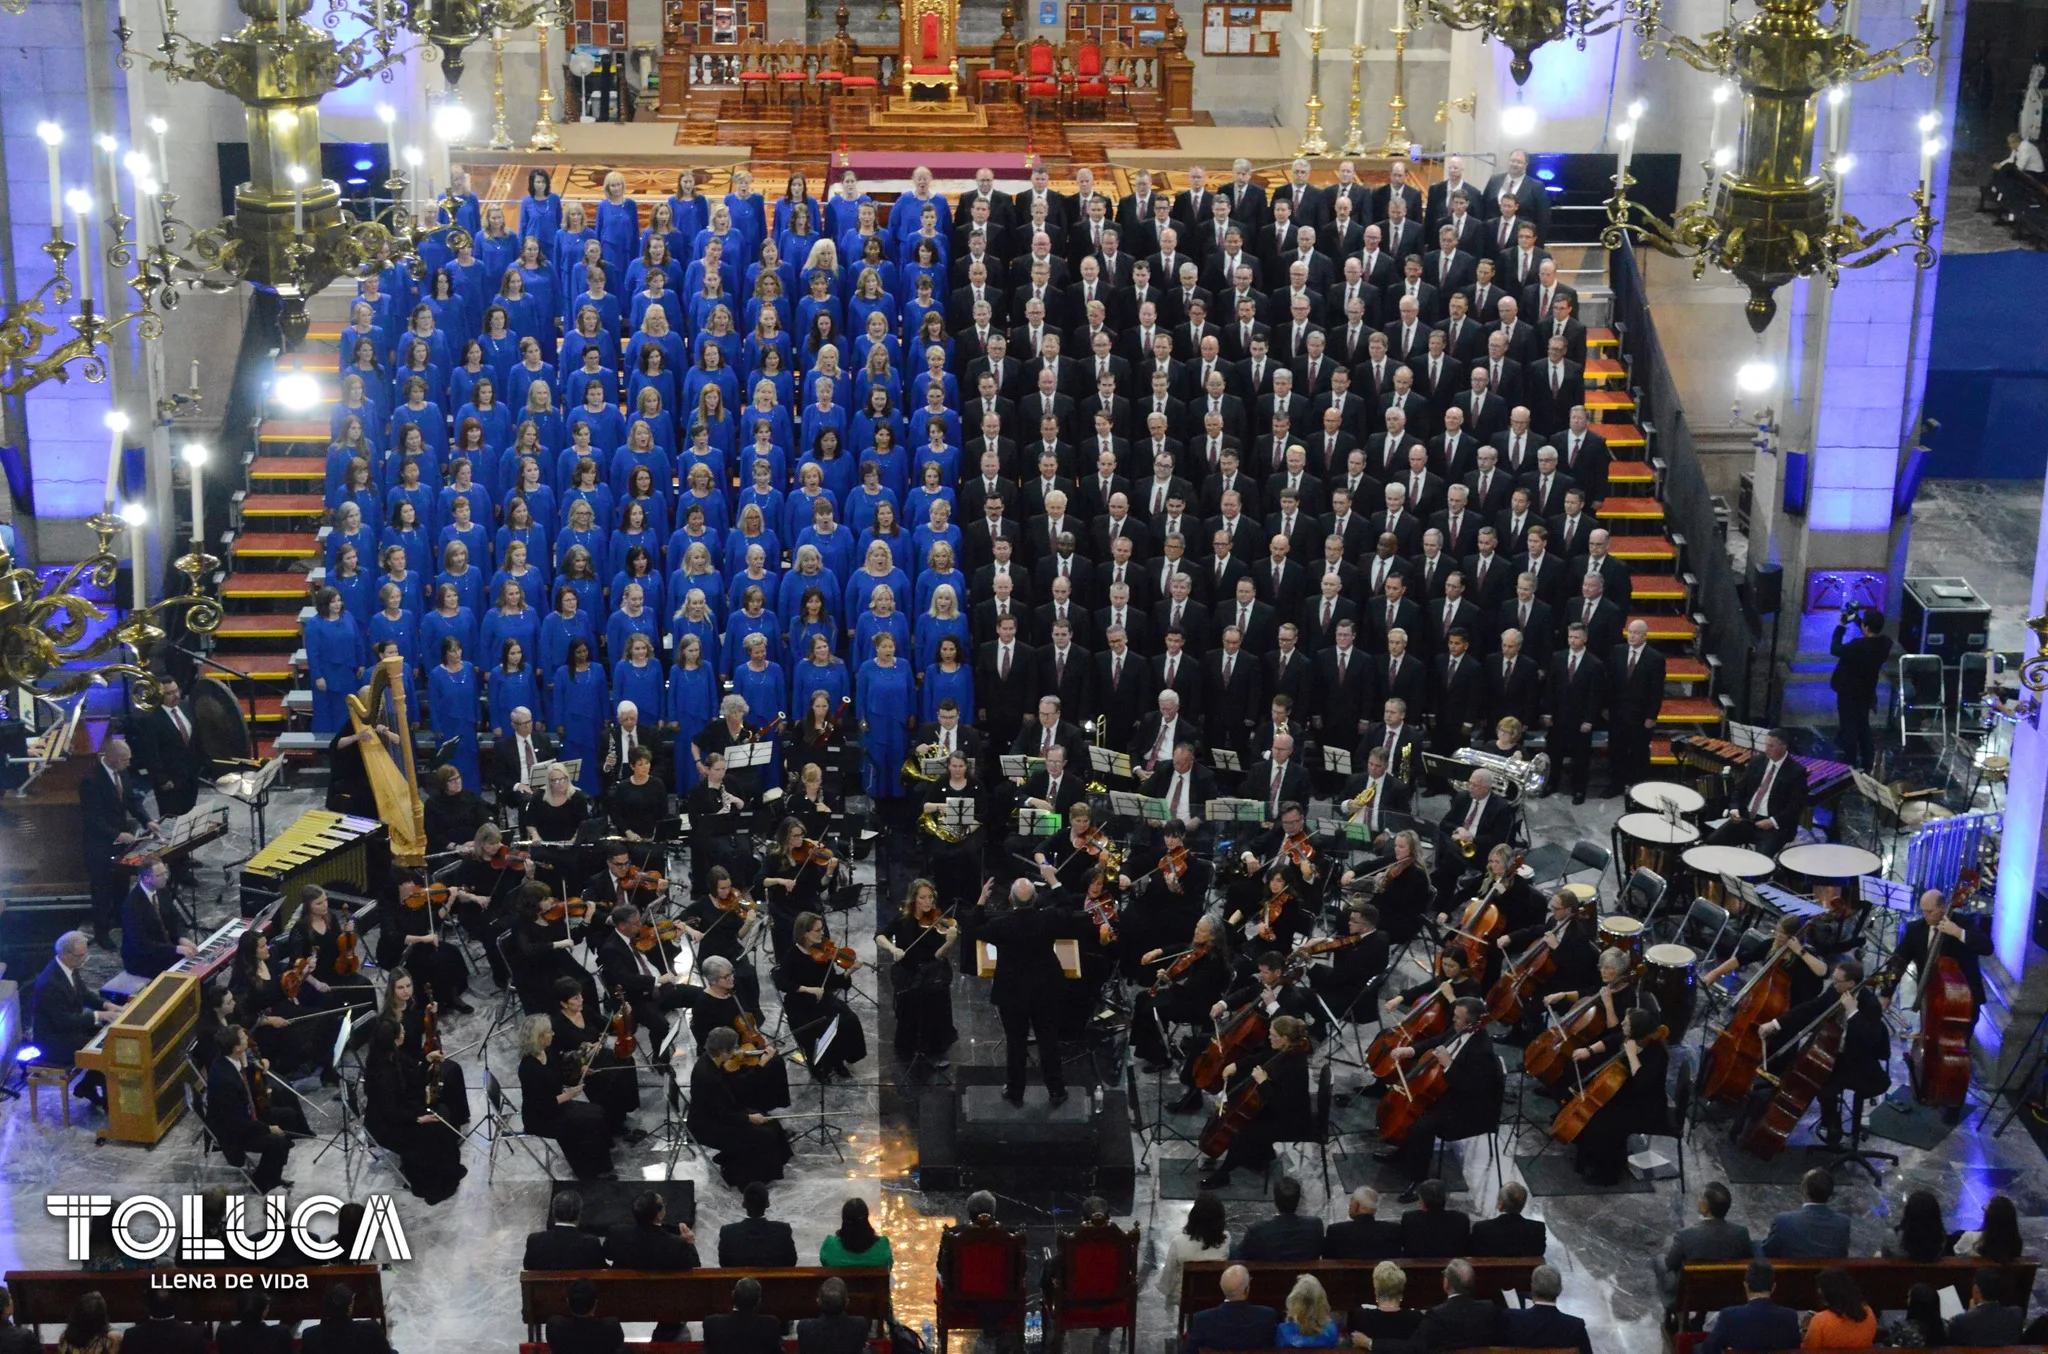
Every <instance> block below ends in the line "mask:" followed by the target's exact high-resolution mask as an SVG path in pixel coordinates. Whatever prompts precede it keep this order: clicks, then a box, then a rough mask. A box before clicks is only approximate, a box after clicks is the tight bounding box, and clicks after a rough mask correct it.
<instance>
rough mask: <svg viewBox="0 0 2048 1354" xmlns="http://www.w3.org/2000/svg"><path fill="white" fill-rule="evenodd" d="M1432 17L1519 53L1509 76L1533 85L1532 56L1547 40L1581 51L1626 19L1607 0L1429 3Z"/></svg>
mask: <svg viewBox="0 0 2048 1354" xmlns="http://www.w3.org/2000/svg"><path fill="white" fill-rule="evenodd" d="M1428 8H1429V13H1430V14H1431V16H1433V17H1434V18H1435V19H1436V20H1437V21H1438V22H1440V23H1442V24H1443V25H1445V26H1446V27H1448V28H1455V29H1458V30H1460V31H1462V32H1471V33H1478V34H1480V35H1482V36H1483V37H1485V38H1488V39H1490V40H1492V41H1494V42H1497V43H1499V44H1500V45H1501V46H1503V47H1505V48H1507V49H1508V50H1509V51H1510V52H1512V53H1514V56H1513V58H1512V59H1510V60H1509V62H1508V73H1509V74H1510V75H1512V76H1514V78H1515V83H1516V84H1518V85H1524V84H1527V83H1528V82H1529V73H1530V71H1531V70H1533V69H1534V66H1533V64H1532V63H1531V61H1530V59H1529V57H1530V54H1531V53H1532V52H1534V51H1535V50H1536V49H1537V48H1538V47H1541V46H1542V45H1543V44H1544V43H1546V42H1556V41H1561V40H1563V39H1565V38H1570V39H1571V40H1572V41H1574V42H1575V43H1576V44H1577V45H1578V48H1579V50H1580V51H1584V50H1585V49H1586V39H1587V38H1590V37H1597V36H1598V35H1599V34H1602V33H1606V32H1609V31H1611V30H1613V29H1615V28H1618V27H1620V26H1621V25H1622V24H1623V23H1624V22H1626V21H1627V20H1626V16H1625V15H1624V14H1623V13H1621V12H1619V11H1618V10H1617V9H1616V8H1615V6H1614V5H1613V4H1612V3H1609V2H1608V0H1428Z"/></svg>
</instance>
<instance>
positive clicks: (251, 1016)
mask: <svg viewBox="0 0 2048 1354" xmlns="http://www.w3.org/2000/svg"><path fill="white" fill-rule="evenodd" d="M277 973H278V970H277V965H276V963H275V962H274V961H273V962H272V964H271V965H270V976H269V977H268V978H264V979H261V980H257V979H255V978H253V977H252V978H248V979H243V980H238V981H237V982H235V983H234V985H233V991H234V994H235V1008H236V1009H237V1010H238V1011H240V1012H241V1020H242V1021H243V1022H244V1023H245V1024H247V1026H248V1028H249V1034H250V1037H251V1038H253V1039H254V1040H255V1041H256V1051H257V1052H259V1053H261V1054H262V1055H263V1056H264V1058H266V1059H267V1060H268V1061H269V1063H270V1065H271V1066H272V1067H274V1068H276V1069H277V1071H278V1072H280V1073H282V1074H283V1075H284V1076H285V1077H286V1078H287V1079H288V1080H292V1081H296V1080H298V1079H299V1078H300V1077H303V1076H305V1075H307V1074H308V1073H311V1072H317V1071H319V1070H320V1069H321V1068H323V1067H332V1066H333V1065H334V1032H335V1030H337V1029H339V1028H340V1025H341V1017H340V1016H338V1015H337V1016H331V1017H329V1018H327V1019H324V1020H299V1019H297V1017H299V1016H303V1015H310V1014H312V1013H314V1012H316V1011H321V1010H326V1009H329V1008H327V1007H325V1006H316V1005H312V1004H310V1003H307V1002H306V1001H304V1000H296V1001H295V1000H293V999H292V998H290V997H287V996H286V995H285V994H284V988H283V987H281V986H279V985H278V981H277ZM318 995H319V994H318V993H316V992H314V991H313V989H311V988H310V987H307V988H301V989H300V997H301V998H304V997H307V996H318ZM273 1015H274V1016H276V1017H278V1018H279V1019H281V1020H289V1021H292V1023H291V1024H289V1025H286V1026H284V1027H283V1028H281V1029H280V1028H279V1027H277V1026H275V1025H265V1024H263V1023H262V1018H263V1017H264V1016H273ZM206 1056H208V1057H209V1058H210V1057H211V1056H212V1054H211V1052H209V1053H208V1054H207V1055H206Z"/></svg>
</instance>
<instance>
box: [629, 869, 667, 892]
mask: <svg viewBox="0 0 2048 1354" xmlns="http://www.w3.org/2000/svg"><path fill="white" fill-rule="evenodd" d="M667 887H668V881H667V880H666V879H663V878H662V877H661V876H660V875H658V874H656V873H655V872H654V871H652V870H643V869H641V868H640V867H639V866H637V865H628V866H627V867H626V872H625V873H624V874H622V875H620V876H619V891H620V892H621V893H625V892H628V891H630V890H633V889H645V890H647V891H648V892H650V893H659V892H661V891H662V890H663V889H665V888H667Z"/></svg>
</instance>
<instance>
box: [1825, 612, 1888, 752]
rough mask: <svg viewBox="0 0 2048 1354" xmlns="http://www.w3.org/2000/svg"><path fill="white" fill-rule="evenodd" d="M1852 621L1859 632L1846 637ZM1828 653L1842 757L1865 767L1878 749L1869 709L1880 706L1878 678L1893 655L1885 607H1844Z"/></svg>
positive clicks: (1837, 737)
mask: <svg viewBox="0 0 2048 1354" xmlns="http://www.w3.org/2000/svg"><path fill="white" fill-rule="evenodd" d="M1852 613H1853V614H1852ZM1852 623H1853V624H1854V625H1855V627H1856V635H1855V637H1854V638H1852V639H1845V638H1844V636H1845V635H1847V634H1848V631H1849V627H1850V625H1851V624H1852ZM1828 652H1829V653H1830V654H1832V655H1833V656H1834V659H1835V670H1834V672H1833V673H1832V674H1831V675H1830V676H1829V677H1828V686H1829V687H1830V688H1832V689H1833V691H1834V693H1835V723H1836V727H1837V728H1838V729H1839V730H1840V732H1839V733H1838V734H1837V735H1836V739H1835V741H1836V742H1838V743H1839V744H1841V747H1842V757H1843V760H1845V761H1847V762H1848V763H1849V764H1850V765H1852V766H1855V767H1859V768H1866V767H1868V766H1869V765H1870V760H1871V758H1872V756H1874V755H1875V751H1876V749H1875V747H1874V746H1873V744H1872V743H1871V739H1870V712H1871V711H1872V710H1874V709H1876V708H1877V682H1878V678H1879V677H1881V676H1882V675H1883V674H1884V665H1885V664H1886V663H1887V662H1888V661H1890V659H1891V656H1892V641H1891V636H1889V635H1887V634H1885V632H1884V612H1883V610H1881V609H1880V608H1878V607H1874V606H1864V607H1853V608H1846V609H1844V610H1843V612H1842V619H1841V624H1839V625H1837V626H1836V627H1835V633H1834V638H1833V639H1832V640H1830V641H1829V644H1828Z"/></svg>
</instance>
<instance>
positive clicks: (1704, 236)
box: [1601, 0, 1940, 334]
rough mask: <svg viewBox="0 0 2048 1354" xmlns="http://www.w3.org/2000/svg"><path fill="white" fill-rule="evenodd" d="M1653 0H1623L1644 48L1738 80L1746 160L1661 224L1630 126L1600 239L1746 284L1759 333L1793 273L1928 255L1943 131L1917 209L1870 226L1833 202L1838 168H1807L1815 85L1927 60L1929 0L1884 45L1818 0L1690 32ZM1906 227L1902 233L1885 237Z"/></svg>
mask: <svg viewBox="0 0 2048 1354" xmlns="http://www.w3.org/2000/svg"><path fill="white" fill-rule="evenodd" d="M1659 4H1660V0H1630V11H1629V15H1630V19H1631V21H1632V22H1633V23H1634V24H1635V25H1636V28H1637V31H1638V32H1639V33H1640V34H1641V35H1642V37H1643V50H1644V52H1645V54H1646V55H1647V54H1648V53H1649V52H1650V51H1652V50H1661V51H1663V52H1664V53H1665V54H1666V55H1667V56H1675V57H1677V58H1678V59H1679V60H1681V61H1683V62H1685V63H1686V64H1687V65H1689V66H1691V67H1693V68H1694V69H1695V70H1700V71H1704V72H1706V73H1707V74H1709V75H1717V76H1720V77H1721V78H1722V79H1725V80H1730V81H1732V82H1734V83H1735V85H1736V86H1737V87H1738V88H1739V89H1740V90H1741V91H1742V99H1743V115H1742V126H1741V128H1740V130H1739V132H1738V134H1737V136H1736V145H1737V146H1739V147H1740V151H1739V155H1740V159H1739V161H1738V162H1737V163H1736V164H1734V165H1731V166H1730V167H1729V168H1728V169H1727V170H1726V171H1724V172H1721V173H1719V174H1717V175H1715V176H1714V179H1713V183H1712V187H1711V188H1710V190H1709V195H1708V196H1702V197H1700V198H1697V199H1695V200H1694V201H1692V202H1688V203H1686V204H1685V205H1683V206H1681V207H1680V208H1679V209H1678V210H1677V212H1675V213H1674V214H1673V216H1672V219H1671V221H1670V222H1669V223H1666V222H1663V221H1660V220H1658V219H1657V218H1656V216H1655V215H1653V214H1652V213H1651V212H1649V211H1648V210H1647V209H1645V208H1644V207H1643V206H1642V205H1641V204H1640V203H1637V202H1633V201H1631V200H1630V199H1629V196H1628V189H1629V185H1631V184H1633V183H1634V182H1635V179H1634V178H1633V177H1632V176H1631V175H1630V174H1629V172H1628V168H1629V153H1630V150H1631V149H1632V146H1631V142H1630V140H1629V139H1628V138H1627V137H1624V139H1623V150H1622V154H1621V158H1620V166H1619V172H1618V173H1617V174H1616V175H1615V185H1614V196H1613V197H1612V198H1610V199H1609V200H1608V203H1607V220H1608V224H1607V227H1606V229H1605V230H1604V231H1603V232H1602V233H1601V243H1602V244H1603V245H1605V246H1606V247H1607V248H1609V249H1617V248H1620V247H1621V245H1622V244H1623V243H1624V242H1625V241H1629V240H1635V241H1638V242H1640V243H1642V244H1645V245H1648V246H1649V247H1650V248H1652V249H1655V250H1656V251H1658V252H1659V253H1662V254H1668V255H1670V256H1672V257H1674V258H1689V259H1691V260H1692V265H1693V276H1694V277H1695V278H1697V277H1701V276H1704V275H1705V273H1706V270H1707V268H1708V266H1709V265H1712V266H1714V267H1717V268H1720V269H1721V270H1723V271H1724V272H1727V273H1730V274H1732V275H1733V276H1734V277H1735V279H1736V280H1737V281H1739V282H1741V283H1742V284H1743V285H1744V286H1746V287H1748V288H1749V302H1748V304H1747V307H1746V310H1747V316H1748V320H1749V326H1750V328H1751V329H1752V330H1754V331H1755V332H1757V333H1759V334H1760V333H1762V332H1763V331H1764V330H1765V329H1766V328H1768V327H1769V326H1770V323H1771V320H1772V319H1773V318H1774V317H1775V316H1776V314H1777V311H1778V304H1777V301H1776V299H1775V297H1774V295H1773V293H1775V292H1776V291H1777V290H1778V288H1780V287H1782V286H1784V285H1785V284H1786V283H1788V282H1790V281H1792V279H1794V278H1798V277H1823V278H1826V279H1827V282H1828V285H1829V286H1831V287H1832V286H1834V285H1836V284H1837V283H1838V282H1839V281H1840V272H1841V270H1842V269H1844V268H1867V267H1869V266H1870V265H1871V264H1873V263H1877V262H1879V261H1881V260H1883V259H1888V258H1890V257H1892V256H1893V255H1895V254H1897V253H1899V252H1900V251H1901V250H1908V251H1910V256H1911V258H1912V260H1913V262H1914V264H1915V265H1916V266H1918V267H1921V268H1929V267H1932V266H1933V265H1934V262H1935V259H1936V257H1937V255H1936V251H1935V248H1934V243H1933V235H1934V227H1935V225H1936V222H1935V218H1934V215H1933V212H1932V204H1933V201H1934V189H1933V183H1932V175H1933V163H1934V158H1935V155H1936V153H1937V152H1938V151H1939V149H1940V147H1939V145H1938V143H1935V142H1933V141H1929V142H1927V143H1926V144H1925V145H1923V147H1922V153H1921V159H1920V186H1919V187H1918V188H1917V189H1915V190H1914V192H1913V193H1912V194H1911V195H1910V199H1911V201H1912V203H1913V213H1912V215H1910V216H1906V217H1901V218H1900V219H1899V220H1897V221H1894V222H1892V223H1891V224H1890V225H1887V226H1881V227H1879V228H1877V229H1875V230H1866V229H1865V228H1864V226H1863V223H1862V222H1861V221H1859V220H1858V219H1857V218H1856V217H1854V216H1850V215H1848V214H1846V213H1844V212H1843V211H1842V210H1841V205H1842V204H1841V200H1840V194H1841V186H1840V181H1839V176H1838V175H1835V174H1832V173H1829V172H1816V171H1815V169H1814V125H1815V115H1816V104H1815V101H1816V100H1817V99H1818V98H1819V97H1820V95H1821V94H1822V92H1823V91H1825V90H1827V89H1830V88H1833V87H1836V86H1842V85H1846V84H1848V83H1849V82H1851V81H1863V80H1874V79H1878V78H1880V77H1882V76H1886V75H1897V74H1901V73H1903V72H1905V71H1906V70H1908V69H1917V70H1919V71H1922V72H1925V71H1928V70H1931V69H1932V68H1933V64H1934V63H1933V57H1932V52H1933V47H1934V37H1935V35H1934V25H1933V19H1932V16H1931V14H1930V13H1929V11H1928V9H1927V8H1926V7H1925V5H1924V4H1923V7H1922V8H1921V10H1920V12H1919V15H1918V19H1917V22H1916V24H1915V31H1914V33H1913V36H1911V37H1909V38H1907V39H1906V40H1905V41H1903V42H1900V43H1898V44H1897V45H1895V46H1892V47H1888V48H1885V49H1883V50H1881V51H1872V50H1871V49H1870V48H1869V47H1868V46H1866V45H1865V44H1864V43H1863V42H1862V41H1861V40H1859V39H1858V38H1857V37H1856V35H1855V34H1854V33H1852V32H1850V31H1849V30H1848V28H1847V18H1846V16H1845V15H1844V14H1842V13H1841V12H1839V11H1838V12H1837V15H1836V19H1835V21H1834V22H1833V23H1823V22H1821V20H1820V17H1819V11H1820V5H1821V0H1763V3H1762V8H1761V11H1760V12H1759V13H1758V14H1757V15H1756V17H1754V18H1752V19H1749V20H1748V21H1746V22H1744V23H1741V24H1731V25H1729V26H1728V27H1725V28H1721V29H1718V30H1716V31H1715V32H1713V33H1709V34H1707V35H1706V36H1705V37H1703V38H1700V39H1697V40H1695V39H1693V38H1688V37H1684V36H1680V35H1676V34H1667V33H1664V32H1662V31H1660V14H1659ZM1629 126H1630V127H1632V126H1633V123H1630V124H1629ZM1901 228H1905V229H1906V231H1907V237H1906V238H1905V239H1900V240H1897V241H1896V242H1893V243H1886V241H1887V240H1889V239H1891V237H1892V236H1894V235H1896V234H1897V233H1898V232H1899V230H1900V229H1901Z"/></svg>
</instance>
